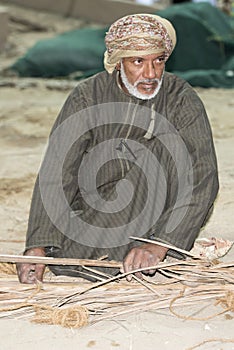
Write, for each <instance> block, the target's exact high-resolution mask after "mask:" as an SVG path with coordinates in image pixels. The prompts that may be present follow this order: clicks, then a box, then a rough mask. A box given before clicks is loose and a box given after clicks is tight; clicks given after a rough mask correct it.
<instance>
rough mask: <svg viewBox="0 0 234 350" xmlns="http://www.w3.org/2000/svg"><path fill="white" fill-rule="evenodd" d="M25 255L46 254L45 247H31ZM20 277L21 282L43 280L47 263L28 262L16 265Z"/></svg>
mask: <svg viewBox="0 0 234 350" xmlns="http://www.w3.org/2000/svg"><path fill="white" fill-rule="evenodd" d="M24 255H31V256H45V250H44V248H31V249H29V250H27V251H26V252H25V254H24ZM16 268H17V273H18V278H19V281H20V282H21V283H36V282H38V281H40V282H42V281H43V274H44V271H45V265H43V264H26V263H23V264H22V263H21V264H17V265H16Z"/></svg>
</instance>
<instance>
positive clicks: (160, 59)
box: [156, 56, 165, 63]
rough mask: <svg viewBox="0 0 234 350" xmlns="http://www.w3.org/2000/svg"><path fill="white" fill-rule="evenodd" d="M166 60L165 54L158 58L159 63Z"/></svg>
mask: <svg viewBox="0 0 234 350" xmlns="http://www.w3.org/2000/svg"><path fill="white" fill-rule="evenodd" d="M164 61H165V57H164V56H162V57H158V58H157V59H156V62H157V63H161V62H164Z"/></svg>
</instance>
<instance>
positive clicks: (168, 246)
mask: <svg viewBox="0 0 234 350" xmlns="http://www.w3.org/2000/svg"><path fill="white" fill-rule="evenodd" d="M129 238H130V239H135V240H136V241H141V242H146V243H152V244H157V245H160V246H161V247H165V248H168V249H172V250H175V251H176V252H179V253H182V254H185V255H188V256H192V257H193V258H196V259H201V257H200V256H198V255H195V254H193V253H190V252H189V251H187V250H184V249H180V248H177V247H176V246H174V245H170V244H167V243H163V242H160V241H156V240H155V239H154V240H152V239H146V238H141V237H133V236H131V237H129Z"/></svg>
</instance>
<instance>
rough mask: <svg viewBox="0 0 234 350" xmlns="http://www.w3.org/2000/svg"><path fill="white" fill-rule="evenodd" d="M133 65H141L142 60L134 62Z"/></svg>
mask: <svg viewBox="0 0 234 350" xmlns="http://www.w3.org/2000/svg"><path fill="white" fill-rule="evenodd" d="M133 63H134V64H136V65H139V64H141V63H142V59H140V58H138V59H137V60H134V61H133Z"/></svg>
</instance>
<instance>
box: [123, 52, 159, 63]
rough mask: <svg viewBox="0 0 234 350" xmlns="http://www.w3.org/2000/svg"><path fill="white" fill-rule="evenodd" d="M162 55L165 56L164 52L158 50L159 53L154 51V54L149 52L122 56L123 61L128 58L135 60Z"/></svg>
mask: <svg viewBox="0 0 234 350" xmlns="http://www.w3.org/2000/svg"><path fill="white" fill-rule="evenodd" d="M162 56H165V52H160V53H155V54H149V55H141V54H139V55H137V56H130V57H124V58H122V59H123V60H125V61H128V60H137V59H143V60H144V59H145V60H147V59H155V58H158V57H162Z"/></svg>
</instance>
